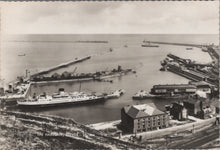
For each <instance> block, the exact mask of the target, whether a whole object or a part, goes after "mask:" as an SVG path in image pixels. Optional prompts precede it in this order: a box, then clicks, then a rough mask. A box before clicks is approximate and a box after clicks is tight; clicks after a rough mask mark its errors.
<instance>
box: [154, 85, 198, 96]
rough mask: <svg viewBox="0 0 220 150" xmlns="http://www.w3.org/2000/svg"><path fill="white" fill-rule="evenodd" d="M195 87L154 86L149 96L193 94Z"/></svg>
mask: <svg viewBox="0 0 220 150" xmlns="http://www.w3.org/2000/svg"><path fill="white" fill-rule="evenodd" d="M195 92H196V86H194V85H190V84H165V85H154V86H153V88H152V89H151V94H154V95H167V94H168V95H172V94H194V93H195Z"/></svg>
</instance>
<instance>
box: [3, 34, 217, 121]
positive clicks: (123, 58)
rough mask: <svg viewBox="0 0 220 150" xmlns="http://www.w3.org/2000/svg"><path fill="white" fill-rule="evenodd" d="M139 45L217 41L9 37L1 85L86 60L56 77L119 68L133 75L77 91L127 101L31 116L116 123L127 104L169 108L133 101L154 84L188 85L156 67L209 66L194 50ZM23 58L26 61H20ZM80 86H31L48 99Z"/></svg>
mask: <svg viewBox="0 0 220 150" xmlns="http://www.w3.org/2000/svg"><path fill="white" fill-rule="evenodd" d="M79 40H85V41H87V40H91V41H95V40H98V41H101V40H103V41H108V43H76V42H74V41H79ZM143 40H151V41H165V42H179V43H195V44H205V43H215V44H218V35H14V36H12V35H11V36H7V38H5V39H4V41H3V42H2V43H3V44H2V47H1V49H2V51H1V52H2V53H1V62H2V63H1V76H2V78H3V79H4V82H9V81H12V80H14V79H15V78H16V77H17V76H19V75H24V74H25V70H26V69H28V70H29V71H30V72H31V73H35V72H37V71H39V70H43V69H46V68H48V67H51V66H54V65H57V64H60V63H63V62H67V61H70V60H72V59H75V58H76V57H83V56H87V55H91V56H92V58H91V59H90V60H87V61H85V62H83V63H80V64H76V65H72V66H70V67H68V68H65V69H60V70H57V71H56V72H58V73H62V72H64V71H65V70H67V71H73V70H74V69H75V67H77V69H76V73H88V72H95V71H101V70H111V69H113V68H116V67H117V66H118V65H121V66H122V68H125V69H126V68H132V69H136V71H137V73H136V74H130V75H127V76H122V77H117V78H112V79H113V83H108V82H95V81H89V82H82V83H81V91H85V92H98V93H101V92H110V91H114V90H117V89H125V90H126V94H125V95H123V96H122V97H121V98H119V99H112V100H108V101H106V102H104V103H96V104H89V105H88V104H83V105H78V106H68V107H57V108H50V109H40V110H31V111H33V112H38V113H42V114H50V115H58V116H63V117H69V118H73V119H75V120H76V121H78V122H81V123H85V124H88V123H96V122H102V121H110V120H117V119H120V110H121V108H122V107H123V106H125V105H129V104H140V103H155V105H156V106H157V107H158V108H159V109H161V110H164V105H166V104H169V103H170V102H171V100H154V99H148V100H142V101H137V100H132V98H131V97H132V95H133V94H135V93H136V92H137V91H139V90H141V89H145V90H148V91H149V90H150V89H151V88H152V86H153V85H155V84H179V83H188V80H187V79H185V78H183V77H180V76H178V75H175V74H173V73H170V72H161V71H159V69H160V67H161V65H160V61H161V60H163V59H164V58H165V57H166V55H167V54H168V53H173V54H175V55H178V56H180V57H183V58H189V59H192V60H195V61H197V62H200V63H207V62H210V61H211V58H210V56H209V55H208V54H207V53H205V52H202V51H201V50H200V49H197V48H194V49H193V50H190V51H189V50H186V47H184V46H172V45H160V47H159V48H146V47H145V48H143V47H141V43H142V41H143ZM125 45H127V46H128V47H125ZM109 48H113V52H109ZM22 54H26V55H25V56H18V55H22ZM52 73H54V72H52ZM79 86H80V85H79V83H76V82H72V83H51V84H49V85H42V84H40V85H34V86H32V87H31V93H34V92H35V93H37V94H40V93H42V92H46V93H48V94H52V93H53V92H56V91H57V90H58V89H59V88H61V87H62V88H65V90H66V91H69V92H71V91H78V90H79ZM21 111H22V110H21Z"/></svg>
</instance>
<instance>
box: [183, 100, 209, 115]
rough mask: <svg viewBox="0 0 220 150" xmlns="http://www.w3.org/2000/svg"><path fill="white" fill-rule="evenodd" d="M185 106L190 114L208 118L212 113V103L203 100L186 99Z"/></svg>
mask: <svg viewBox="0 0 220 150" xmlns="http://www.w3.org/2000/svg"><path fill="white" fill-rule="evenodd" d="M183 105H184V107H185V108H186V109H187V112H188V115H191V116H195V117H198V118H200V119H206V118H208V117H209V115H210V114H211V113H212V109H211V107H210V103H209V102H207V101H204V100H203V101H202V100H191V101H184V102H183Z"/></svg>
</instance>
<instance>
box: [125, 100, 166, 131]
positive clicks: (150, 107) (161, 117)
mask: <svg viewBox="0 0 220 150" xmlns="http://www.w3.org/2000/svg"><path fill="white" fill-rule="evenodd" d="M168 121H169V116H168V114H166V113H164V112H162V111H160V110H158V109H157V108H156V107H155V105H154V104H153V103H150V104H141V105H133V106H130V105H128V106H125V107H124V108H122V109H121V124H122V128H123V130H124V131H126V132H129V133H138V132H145V131H149V130H154V129H157V128H165V127H167V126H168Z"/></svg>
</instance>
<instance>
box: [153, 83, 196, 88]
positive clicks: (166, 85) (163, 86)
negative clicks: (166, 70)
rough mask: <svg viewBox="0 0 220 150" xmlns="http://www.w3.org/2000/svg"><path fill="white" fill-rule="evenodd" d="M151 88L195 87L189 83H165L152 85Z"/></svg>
mask: <svg viewBox="0 0 220 150" xmlns="http://www.w3.org/2000/svg"><path fill="white" fill-rule="evenodd" d="M153 88H155V89H161V88H164V89H168V88H169V89H170V88H171V89H174V88H194V89H195V88H196V86H195V85H191V84H165V85H160V84H159V85H154V86H153Z"/></svg>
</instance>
